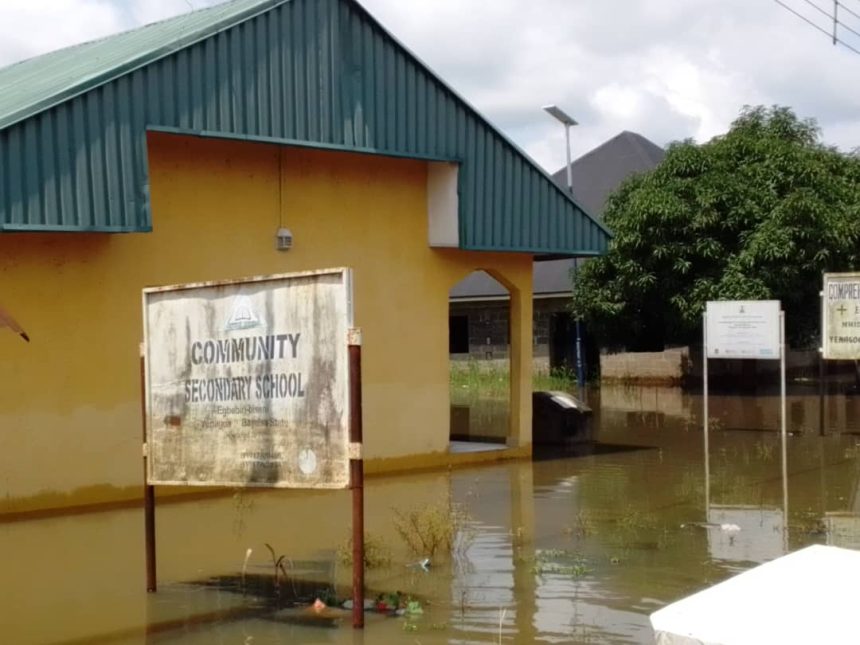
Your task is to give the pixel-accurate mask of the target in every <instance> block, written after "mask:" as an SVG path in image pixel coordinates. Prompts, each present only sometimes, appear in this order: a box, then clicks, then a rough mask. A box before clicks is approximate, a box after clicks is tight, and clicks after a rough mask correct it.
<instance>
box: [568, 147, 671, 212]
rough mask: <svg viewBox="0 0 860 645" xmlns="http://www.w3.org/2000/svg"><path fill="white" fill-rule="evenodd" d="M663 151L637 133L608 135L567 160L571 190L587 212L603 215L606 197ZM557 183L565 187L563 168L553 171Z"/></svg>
mask: <svg viewBox="0 0 860 645" xmlns="http://www.w3.org/2000/svg"><path fill="white" fill-rule="evenodd" d="M665 156H666V152H665V151H664V150H663V148H661V147H660V146H658V145H657V144H656V143H653V142H652V141H649V140H648V139H646V138H645V137H643V136H642V135H641V134H637V133H635V132H629V131H627V130H625V131H624V132H622V133H620V134H617V135H616V136H614V137H612V138H611V139H610V140H609V141H607V142H605V143H602V144H600V145H599V146H597V147H596V148H594V149H593V150H591V151H589V152H586V153H585V154H584V155H582V156H581V157H579V158H578V159H576V161H574V162H573V163H572V164H570V167H571V170H572V175H573V177H572V182H573V194H574V196H575V197H576V200H577V201H578V202H579V203H580V204H582V205H583V206H585V208H586V209H587V210H588V212H589V213H592V214H593V215H596V216H597V217H600V218H601V219H602V218H603V211H604V209H605V208H606V200H607V199H609V196H610V195H611V194H612V193H614V192H615V191H616V190H617V189H618V187H619V186H620V185H621V183H622V182H623V181H624V180H625V179H627V178H628V177H630V176H632V175H635V174H638V173H642V172H648V171H649V170H652V169H653V168H654V167H655V166H657V164H659V163H660V162H661V161H663V157H665ZM552 177H553V179H555V180H556V182H558V184H559V185H561V186H563V187H565V188H566V187H567V171H566V169H565V168H562V169H561V170H559V171H558V172H555V173H553V175H552Z"/></svg>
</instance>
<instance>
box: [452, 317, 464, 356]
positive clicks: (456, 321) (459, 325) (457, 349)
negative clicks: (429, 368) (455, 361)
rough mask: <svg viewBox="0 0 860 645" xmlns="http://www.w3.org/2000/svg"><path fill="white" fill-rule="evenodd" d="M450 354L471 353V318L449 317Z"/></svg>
mask: <svg viewBox="0 0 860 645" xmlns="http://www.w3.org/2000/svg"><path fill="white" fill-rule="evenodd" d="M448 353H449V354H468V353H469V316H448Z"/></svg>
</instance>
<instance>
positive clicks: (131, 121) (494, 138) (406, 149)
mask: <svg viewBox="0 0 860 645" xmlns="http://www.w3.org/2000/svg"><path fill="white" fill-rule="evenodd" d="M147 129H161V130H166V131H176V132H185V133H191V134H204V135H209V136H230V137H239V138H247V139H249V140H259V141H272V142H275V143H293V144H299V145H316V146H319V147H324V148H333V149H344V150H353V151H359V152H373V153H379V154H391V155H398V156H412V157H417V158H434V159H453V160H457V161H458V162H459V163H460V187H459V190H460V222H459V224H460V246H461V247H462V248H467V249H476V250H510V251H526V252H532V253H538V254H560V255H594V254H598V253H600V252H603V251H604V250H605V248H606V244H607V239H608V233H607V232H606V230H605V229H604V228H603V227H602V225H600V224H599V223H597V222H596V221H595V220H594V219H592V218H591V217H590V216H589V215H587V214H586V213H585V212H584V211H583V210H582V208H581V207H579V206H578V205H577V204H576V203H575V201H573V200H572V199H571V198H570V197H569V196H568V195H567V194H566V193H565V192H564V191H563V190H562V189H560V188H559V187H558V186H557V185H556V184H555V183H554V182H553V181H552V179H551V178H550V177H549V176H548V175H547V174H546V173H545V172H544V171H543V170H542V169H540V167H539V166H537V164H535V163H534V162H533V161H531V160H530V159H529V158H528V156H527V155H526V154H525V153H524V152H522V151H521V150H520V149H519V148H517V147H516V146H515V145H514V144H513V143H512V142H511V141H510V140H508V139H507V138H506V137H505V136H504V135H503V134H501V133H500V132H499V131H498V130H497V129H496V128H494V127H493V126H492V125H491V124H489V123H488V122H487V121H486V119H484V118H483V117H482V116H481V115H480V114H478V112H477V111H475V110H474V109H473V108H472V107H471V106H469V105H468V104H467V103H466V102H465V101H464V100H463V99H462V98H461V97H459V96H458V95H456V94H455V93H454V92H453V91H452V90H451V89H450V88H449V87H447V86H446V85H445V84H444V83H443V82H442V81H441V80H440V79H439V78H438V77H437V76H435V75H434V74H433V73H432V72H431V71H430V70H429V69H428V68H427V67H426V66H425V65H423V64H422V63H421V62H420V61H419V60H418V59H417V58H416V57H415V56H414V55H412V54H411V53H410V52H409V51H408V50H407V49H406V48H405V47H403V45H402V44H400V43H399V42H398V41H397V40H396V39H394V37H393V36H391V35H390V34H389V33H388V32H386V31H385V30H384V29H383V28H382V27H381V26H380V25H379V24H378V23H377V22H376V21H375V20H374V19H373V18H372V17H371V16H370V15H369V14H368V13H367V12H366V11H365V10H364V9H363V8H362V7H361V6H360V5H359V4H358V3H357V2H355V1H354V0H234V1H233V2H227V3H225V4H221V5H216V6H214V7H210V8H208V9H202V10H199V11H194V12H191V13H188V14H185V15H181V16H178V17H176V18H172V19H170V20H165V21H163V22H159V23H155V24H152V25H148V26H146V27H142V28H140V29H136V30H133V31H129V32H125V33H122V34H118V35H115V36H111V37H108V38H104V39H102V40H97V41H93V42H90V43H84V44H82V45H77V46H74V47H70V48H67V49H63V50H60V51H56V52H52V53H49V54H46V55H44V56H40V57H37V58H34V59H30V60H27V61H23V62H20V63H17V64H15V65H12V66H9V67H7V68H5V69H0V230H15V231H21V230H27V231H48V230H51V231H58V230H63V231H112V232H125V231H147V230H150V228H151V215H150V211H149V191H148V176H147V163H146V131H147Z"/></svg>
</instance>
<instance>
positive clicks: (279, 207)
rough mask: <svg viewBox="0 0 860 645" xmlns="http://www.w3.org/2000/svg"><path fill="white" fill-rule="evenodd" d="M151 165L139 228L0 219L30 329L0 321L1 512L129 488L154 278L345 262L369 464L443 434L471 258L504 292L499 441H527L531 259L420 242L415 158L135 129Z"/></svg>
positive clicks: (1, 287)
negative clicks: (145, 298)
mask: <svg viewBox="0 0 860 645" xmlns="http://www.w3.org/2000/svg"><path fill="white" fill-rule="evenodd" d="M149 164H150V180H151V199H152V211H153V228H154V230H153V232H152V233H148V234H133V235H104V234H3V235H0V302H2V303H3V305H4V306H5V307H6V308H8V309H9V310H10V311H11V312H13V313H14V315H15V316H16V317H17V318H18V319H19V322H20V323H21V324H22V325H23V326H24V328H25V329H26V330H27V332H28V333H29V334H30V337H31V338H32V342H31V343H29V344H27V343H25V342H23V341H22V340H21V339H20V338H19V337H17V336H15V335H13V334H11V333H9V332H8V330H0V374H2V383H0V513H2V512H9V511H16V510H25V509H30V508H45V507H52V506H64V505H68V504H79V503H89V502H100V501H106V500H115V499H121V498H128V497H134V496H136V495H137V494H138V489H137V487H138V486H139V484H140V481H141V463H140V442H141V427H140V426H141V423H140V411H139V410H140V402H139V401H140V377H139V363H138V343H139V341H140V340H141V335H142V331H141V299H140V290H141V288H143V287H144V286H152V285H159V284H175V283H182V282H192V281H201V280H219V279H226V278H236V277H241V276H249V275H257V274H266V273H281V272H289V271H299V270H306V269H317V268H325V267H333V266H349V267H352V268H353V269H354V276H355V314H356V322H357V324H358V325H359V326H361V328H362V330H363V337H364V349H363V363H364V365H363V379H364V424H365V426H364V427H365V448H366V456H367V457H368V458H369V459H370V460H371V462H370V463H369V464H368V465H369V469H370V470H374V469H377V470H378V469H380V468H383V467H384V464H385V463H386V460H389V461H390V460H392V459H399V458H404V457H408V456H414V455H425V456H426V455H433V454H437V455H438V454H440V453H444V452H445V451H446V450H447V444H448V428H449V395H448V320H447V318H448V291H449V289H450V287H451V286H453V285H454V284H455V283H456V282H458V281H459V280H460V279H462V278H463V277H465V276H466V275H467V274H468V273H469V272H471V271H472V270H475V269H484V270H487V271H489V272H490V273H491V274H492V275H493V276H494V277H496V278H497V279H499V280H501V281H502V282H503V283H504V284H505V285H506V286H508V287H509V289H511V291H512V306H511V318H512V320H511V323H512V324H511V331H512V338H513V339H514V343H513V344H514V347H513V348H512V349H513V352H512V360H511V364H512V371H513V372H514V378H513V379H512V380H513V382H514V384H515V385H514V387H513V388H512V390H513V391H512V404H513V406H514V408H513V409H514V411H515V412H514V414H512V436H511V438H510V440H509V444H510V445H511V446H514V447H516V446H520V447H527V446H528V445H529V444H530V419H531V405H530V404H531V401H530V391H531V388H530V386H531V382H530V373H531V369H530V368H531V340H530V339H531V257H530V256H528V255H521V254H490V253H469V252H464V251H459V250H438V249H431V248H430V247H429V246H428V244H427V215H426V202H427V194H426V173H427V166H426V164H425V163H423V162H419V161H413V160H403V159H390V158H384V157H377V156H369V155H358V154H349V153H336V152H325V151H318V150H307V149H300V148H278V147H275V146H268V145H262V144H251V143H238V142H228V141H216V140H205V139H195V138H190V137H177V136H168V135H151V136H150V140H149ZM279 177H280V181H279ZM279 226H287V227H289V228H290V229H291V231H292V233H293V236H294V246H293V248H292V249H291V250H290V251H289V252H286V253H284V252H278V251H276V250H275V248H274V235H275V231H276V229H277V228H278V227H279ZM522 339H525V342H520V341H521V340H522ZM517 410H518V412H517ZM401 462H402V463H405V462H403V461H402V460H401ZM416 463H417V462H416Z"/></svg>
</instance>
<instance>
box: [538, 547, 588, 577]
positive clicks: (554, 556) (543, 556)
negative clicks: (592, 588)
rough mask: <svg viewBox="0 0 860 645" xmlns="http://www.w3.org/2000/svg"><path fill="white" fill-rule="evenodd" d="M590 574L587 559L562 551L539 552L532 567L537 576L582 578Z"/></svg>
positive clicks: (546, 550)
mask: <svg viewBox="0 0 860 645" xmlns="http://www.w3.org/2000/svg"><path fill="white" fill-rule="evenodd" d="M590 572H591V570H590V569H589V568H588V566H587V563H586V560H585V558H583V557H582V556H581V555H578V554H575V553H570V552H569V551H563V550H561V549H544V550H540V551H537V552H536V553H535V558H534V564H533V565H532V573H533V574H535V575H537V576H543V575H547V574H556V575H566V576H572V577H574V578H580V577H582V576H584V575H586V574H588V573H590Z"/></svg>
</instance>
